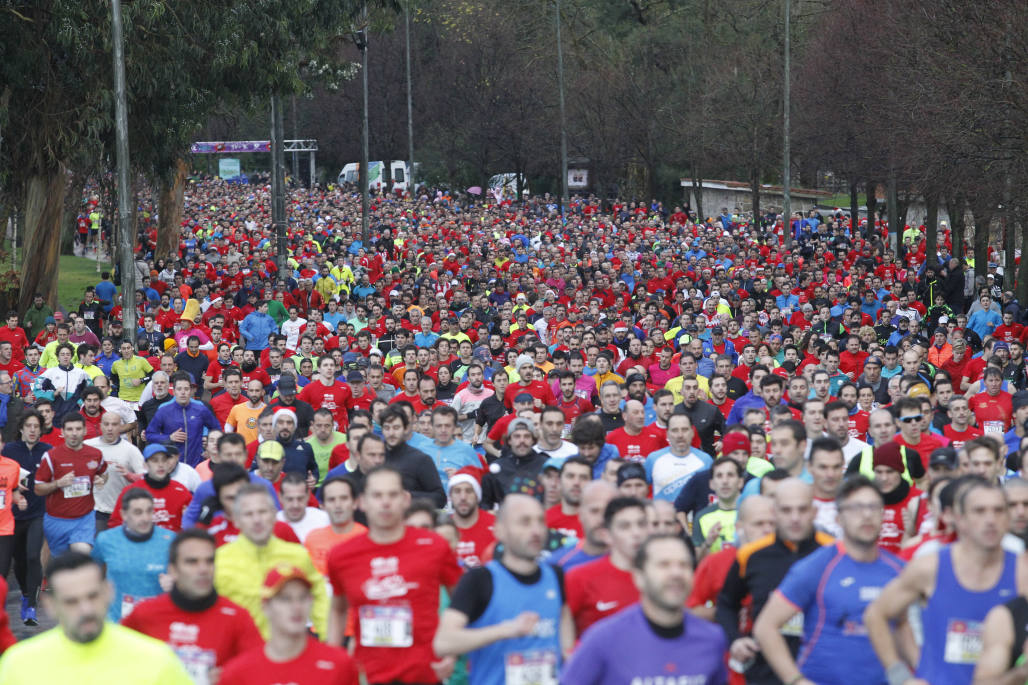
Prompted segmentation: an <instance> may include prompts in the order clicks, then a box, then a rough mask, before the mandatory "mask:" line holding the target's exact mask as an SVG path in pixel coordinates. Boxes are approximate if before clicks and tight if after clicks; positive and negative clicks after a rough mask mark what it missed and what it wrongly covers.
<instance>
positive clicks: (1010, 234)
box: [1003, 204, 1026, 290]
mask: <svg viewBox="0 0 1028 685" xmlns="http://www.w3.org/2000/svg"><path fill="white" fill-rule="evenodd" d="M1012 210H1013V207H1011V206H1010V205H1009V204H1007V205H1003V239H1004V242H1003V251H1004V252H1005V253H1006V258H1005V259H1004V260H1003V289H1004V290H1013V289H1014V274H1015V273H1017V264H1015V263H1014V251H1015V250H1016V249H1017V246H1018V244H1019V243H1018V242H1017V226H1018V222H1017V220H1016V217H1017V214H1016V213H1015V212H1014V211H1012ZM1023 242H1024V241H1023V240H1022V243H1023ZM1025 256H1026V255H1024V254H1022V255H1021V261H1024V257H1025Z"/></svg>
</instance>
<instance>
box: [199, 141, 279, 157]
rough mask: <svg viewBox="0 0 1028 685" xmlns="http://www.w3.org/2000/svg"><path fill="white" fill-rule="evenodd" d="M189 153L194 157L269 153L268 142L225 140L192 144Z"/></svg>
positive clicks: (269, 146)
mask: <svg viewBox="0 0 1028 685" xmlns="http://www.w3.org/2000/svg"><path fill="white" fill-rule="evenodd" d="M189 151H190V152H191V153H193V154H194V155H220V154H222V153H232V152H271V141H270V140H227V141H216V142H206V143H193V144H192V145H191V146H190V147H189Z"/></svg>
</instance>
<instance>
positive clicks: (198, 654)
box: [175, 645, 217, 685]
mask: <svg viewBox="0 0 1028 685" xmlns="http://www.w3.org/2000/svg"><path fill="white" fill-rule="evenodd" d="M175 654H176V655H178V658H179V660H180V661H181V662H182V665H183V666H185V667H186V673H188V674H189V677H190V678H191V679H192V680H193V683H195V685H210V683H211V680H210V676H209V675H208V672H209V671H210V670H211V669H212V668H214V667H215V666H216V665H217V659H216V657H217V655H216V654H215V653H214V650H212V649H200V648H199V647H197V646H196V645H183V646H181V647H176V648H175Z"/></svg>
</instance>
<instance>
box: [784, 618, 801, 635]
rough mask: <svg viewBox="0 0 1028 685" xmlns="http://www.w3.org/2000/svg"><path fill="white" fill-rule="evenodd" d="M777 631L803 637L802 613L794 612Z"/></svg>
mask: <svg viewBox="0 0 1028 685" xmlns="http://www.w3.org/2000/svg"><path fill="white" fill-rule="evenodd" d="M778 632H780V633H781V634H782V635H785V636H787V637H803V614H795V615H794V616H793V617H792V618H790V619H789V620H788V621H786V622H785V625H783V626H782V627H781V629H780V630H779V631H778Z"/></svg>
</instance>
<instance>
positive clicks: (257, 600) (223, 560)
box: [214, 535, 328, 640]
mask: <svg viewBox="0 0 1028 685" xmlns="http://www.w3.org/2000/svg"><path fill="white" fill-rule="evenodd" d="M282 563H286V564H293V565H295V566H297V567H298V568H300V569H301V570H303V572H304V575H306V576H307V579H308V580H309V581H310V583H311V592H312V594H313V595H314V606H312V607H311V621H312V622H313V623H314V630H316V631H317V633H318V636H319V637H320V638H321V639H322V640H324V639H325V636H326V635H327V634H328V633H327V630H328V593H327V592H326V591H325V579H324V578H323V577H322V575H321V574H320V573H318V572H317V570H316V569H315V568H314V563H313V562H311V557H310V554H308V553H307V548H306V547H304V546H303V545H298V544H296V543H295V542H286V541H285V540H282V539H280V538H277V537H275V536H274V535H272V536H271V539H270V540H268V544H266V545H265V546H264V547H258V546H257V545H255V544H253V543H252V542H250V540H249V539H248V538H247V537H246V536H245V535H240V536H239V537H238V538H236V540H235V542H230V543H228V544H227V545H222V546H221V547H219V548H218V551H217V552H216V553H215V556H214V588H215V589H216V590H217V591H218V593H219V594H221V595H224V596H225V597H227V598H228V599H231V600H232V601H233V602H235V603H236V604H238V605H239V606H241V607H243V608H244V609H246V610H247V611H249V612H250V616H252V617H253V622H254V623H256V624H257V629H258V630H259V631H260V632H261V637H263V638H264V639H265V640H267V639H268V636H269V635H270V632H271V631H270V627H269V626H268V619H267V617H266V616H265V615H264V611H263V610H262V609H261V587H262V586H263V585H264V578H265V576H267V575H268V571H270V570H271V569H272V567H274V566H275V565H276V564H282Z"/></svg>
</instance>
